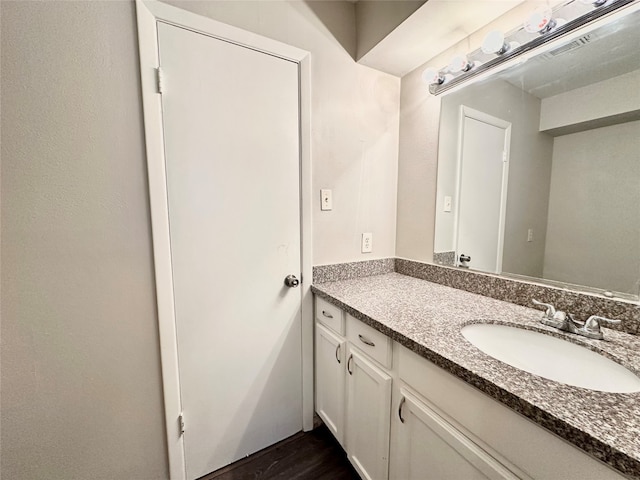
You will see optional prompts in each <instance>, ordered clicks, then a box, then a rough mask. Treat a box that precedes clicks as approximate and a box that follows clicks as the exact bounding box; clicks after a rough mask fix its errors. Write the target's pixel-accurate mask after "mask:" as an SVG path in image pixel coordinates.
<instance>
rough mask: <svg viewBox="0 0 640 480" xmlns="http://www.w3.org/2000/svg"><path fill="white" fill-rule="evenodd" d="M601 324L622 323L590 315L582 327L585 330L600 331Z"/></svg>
mask: <svg viewBox="0 0 640 480" xmlns="http://www.w3.org/2000/svg"><path fill="white" fill-rule="evenodd" d="M602 322H604V323H610V324H613V325H615V324H618V323H622V321H621V320H616V319H614V318H607V317H601V316H600V315H591V316H590V317H589V318H587V321H586V322H584V326H585V328H590V329H591V328H592V329H597V330H600V324H601V323H602Z"/></svg>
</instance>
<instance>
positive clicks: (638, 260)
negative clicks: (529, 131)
mask: <svg viewBox="0 0 640 480" xmlns="http://www.w3.org/2000/svg"><path fill="white" fill-rule="evenodd" d="M639 248H640V121H636V122H629V123H624V124H620V125H614V126H610V127H604V128H598V129H594V130H587V131H585V132H580V133H574V134H571V135H564V136H562V137H556V138H555V141H554V147H553V173H552V179H551V194H550V200H549V226H548V230H547V242H546V252H545V262H544V277H545V278H548V279H551V280H558V281H566V282H570V283H574V284H579V285H589V286H592V287H597V288H604V289H607V290H613V291H617V292H626V293H633V294H635V295H637V294H638V288H639V287H640V284H639V282H640V280H639V279H640V255H639V254H638V249H639Z"/></svg>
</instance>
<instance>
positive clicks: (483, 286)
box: [395, 258, 640, 335]
mask: <svg viewBox="0 0 640 480" xmlns="http://www.w3.org/2000/svg"><path fill="white" fill-rule="evenodd" d="M395 266H396V270H395V271H396V272H398V273H402V274H404V275H409V276H411V277H416V278H421V279H423V280H428V281H430V282H434V283H439V284H441V285H446V286H448V287H453V288H457V289H460V290H465V291H467V292H471V293H478V294H480V295H483V296H485V297H491V298H496V299H498V300H504V301H505V302H510V303H515V304H517V305H523V306H530V305H531V299H532V298H535V299H536V300H540V301H541V302H545V303H551V304H553V305H555V307H556V308H557V309H558V310H563V311H566V312H570V313H572V314H573V315H574V316H575V318H577V319H578V320H582V321H584V320H586V319H587V318H588V317H589V315H601V316H603V317H608V318H615V319H618V320H621V321H622V323H621V324H619V325H612V326H611V328H613V329H615V330H620V331H622V332H627V333H630V334H632V335H640V305H638V303H637V302H636V303H634V302H629V301H624V300H614V299H611V298H606V297H603V296H600V295H592V294H587V293H581V292H575V291H571V290H565V289H562V288H558V287H552V286H547V285H540V284H536V283H531V282H526V281H523V280H515V279H510V278H505V277H500V276H497V275H490V274H486V273H480V272H474V271H469V270H464V269H460V268H451V267H445V266H440V265H432V264H429V263H422V262H415V261H413V260H406V259H402V258H396V259H395Z"/></svg>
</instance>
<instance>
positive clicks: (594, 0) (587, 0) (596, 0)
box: [580, 0, 615, 7]
mask: <svg viewBox="0 0 640 480" xmlns="http://www.w3.org/2000/svg"><path fill="white" fill-rule="evenodd" d="M610 1H611V0H580V3H584V4H591V5H594V6H596V7H601V6H602V5H604V4H605V3H609V2H610ZM613 1H615V0H613Z"/></svg>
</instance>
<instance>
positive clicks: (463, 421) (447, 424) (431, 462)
mask: <svg viewBox="0 0 640 480" xmlns="http://www.w3.org/2000/svg"><path fill="white" fill-rule="evenodd" d="M394 366H395V367H396V371H397V373H398V377H399V379H398V382H396V385H395V389H394V406H395V408H396V409H399V407H400V404H401V403H403V398H405V400H404V405H402V409H401V416H402V418H403V419H404V420H405V421H404V423H403V422H402V421H401V419H400V415H398V414H397V413H398V412H396V415H394V416H393V418H392V428H391V430H392V431H391V438H392V446H393V447H392V449H391V459H390V478H391V479H393V480H406V479H410V478H419V479H421V480H422V479H425V480H426V479H430V478H437V479H446V478H452V479H458V478H492V479H502V478H522V479H549V480H552V479H553V480H555V479H560V478H561V479H563V480H588V479H589V480H605V479H607V480H622V479H623V478H624V477H623V476H622V475H621V474H619V473H618V472H617V471H615V470H614V469H612V468H610V467H609V466H607V465H605V464H603V463H601V462H599V461H598V460H596V459H594V458H593V457H590V456H589V455H587V454H586V453H585V452H583V451H582V450H580V449H578V448H577V447H575V446H573V445H571V444H570V443H568V442H566V441H565V440H562V439H561V438H559V437H557V436H555V435H553V434H552V433H550V432H549V431H547V430H545V429H544V428H542V427H540V426H539V425H536V424H535V423H533V422H532V421H531V420H529V419H527V418H525V417H523V416H522V415H519V414H517V413H516V412H514V411H513V410H511V409H510V408H508V407H506V406H504V405H502V404H501V403H499V402H497V401H496V400H494V399H492V398H491V397H489V396H488V395H485V394H484V393H482V392H480V391H479V390H476V389H475V388H473V387H472V386H470V385H469V384H467V383H466V382H464V381H463V380H460V379H459V378H457V377H455V376H454V375H452V374H450V373H448V372H446V371H445V370H443V369H441V368H439V367H437V366H436V365H434V364H433V363H432V362H430V361H428V360H426V359H425V358H423V357H421V356H419V355H417V354H416V353H414V352H412V351H410V350H409V349H407V348H405V347H403V346H401V345H399V344H395V345H394ZM558 401H561V400H558ZM428 430H431V432H429V431H428ZM432 432H433V434H435V435H437V436H438V437H439V439H437V440H435V441H434V440H433V435H432ZM429 437H431V440H428V438H429ZM452 450H455V454H454V453H452ZM455 456H458V457H464V459H465V461H466V462H467V463H471V464H472V465H473V467H474V468H475V469H476V470H479V471H480V473H482V474H483V475H485V476H479V477H477V476H472V475H466V474H465V475H457V476H456V475H455V474H453V473H451V475H449V476H447V474H446V472H454V470H453V468H454V467H455V465H454V463H455V461H452V458H453V459H455ZM407 464H408V465H407ZM443 466H444V468H445V472H441V471H440V470H439V469H441V468H442V467H443ZM420 470H422V473H420ZM407 471H408V472H409V473H408V474H407V473H406V472H407ZM430 472H437V473H436V474H435V475H434V474H431V473H430Z"/></svg>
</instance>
